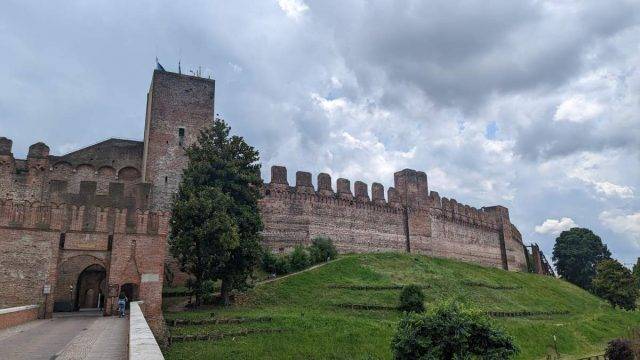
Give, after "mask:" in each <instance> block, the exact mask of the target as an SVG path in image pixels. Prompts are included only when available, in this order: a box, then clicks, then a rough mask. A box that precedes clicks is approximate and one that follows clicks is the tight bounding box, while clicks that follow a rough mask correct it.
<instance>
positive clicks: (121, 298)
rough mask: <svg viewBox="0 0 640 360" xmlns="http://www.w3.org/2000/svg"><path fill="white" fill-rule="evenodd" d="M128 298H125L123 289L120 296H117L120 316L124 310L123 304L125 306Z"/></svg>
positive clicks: (122, 315)
mask: <svg viewBox="0 0 640 360" xmlns="http://www.w3.org/2000/svg"><path fill="white" fill-rule="evenodd" d="M128 300H129V299H127V296H126V295H125V294H124V291H121V292H120V296H118V309H119V310H120V317H124V315H125V312H124V309H125V306H127V301H128Z"/></svg>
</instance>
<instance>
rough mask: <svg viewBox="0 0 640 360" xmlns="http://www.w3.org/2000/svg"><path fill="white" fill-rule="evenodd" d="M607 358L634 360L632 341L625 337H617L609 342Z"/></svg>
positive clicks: (606, 352)
mask: <svg viewBox="0 0 640 360" xmlns="http://www.w3.org/2000/svg"><path fill="white" fill-rule="evenodd" d="M604 356H605V358H607V359H609V360H633V359H635V356H634V355H633V349H632V348H631V342H630V341H629V340H624V339H615V340H611V341H609V344H607V351H605V353H604Z"/></svg>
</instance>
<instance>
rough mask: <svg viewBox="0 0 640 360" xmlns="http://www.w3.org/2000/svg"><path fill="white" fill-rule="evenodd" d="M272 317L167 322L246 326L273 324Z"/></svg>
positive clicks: (170, 322) (171, 323) (173, 323)
mask: <svg viewBox="0 0 640 360" xmlns="http://www.w3.org/2000/svg"><path fill="white" fill-rule="evenodd" d="M271 321H272V319H271V317H258V318H220V319H173V320H167V324H168V325H169V326H188V325H209V324H244V323H257V322H271Z"/></svg>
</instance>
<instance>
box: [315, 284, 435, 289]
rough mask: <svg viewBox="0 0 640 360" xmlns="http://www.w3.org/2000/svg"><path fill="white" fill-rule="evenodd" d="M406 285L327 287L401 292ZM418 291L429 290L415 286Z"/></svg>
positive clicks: (425, 287) (421, 286)
mask: <svg viewBox="0 0 640 360" xmlns="http://www.w3.org/2000/svg"><path fill="white" fill-rule="evenodd" d="M405 286H407V285H335V284H332V285H327V287H328V288H330V289H346V290H402V289H403V288H404V287H405ZM415 286H417V287H419V288H420V289H429V288H430V286H429V285H415Z"/></svg>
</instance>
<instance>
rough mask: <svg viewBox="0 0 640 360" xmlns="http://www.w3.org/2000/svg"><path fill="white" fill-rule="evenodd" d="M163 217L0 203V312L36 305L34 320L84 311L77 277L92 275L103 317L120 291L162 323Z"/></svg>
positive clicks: (136, 211) (165, 215) (68, 206)
mask: <svg viewBox="0 0 640 360" xmlns="http://www.w3.org/2000/svg"><path fill="white" fill-rule="evenodd" d="M169 217H170V214H169V213H168V212H150V211H149V210H146V209H134V210H133V211H130V210H129V209H127V208H113V207H95V206H85V205H80V206H78V205H75V204H65V203H63V204H55V203H49V204H42V203H40V202H25V201H21V202H14V201H13V200H10V199H6V200H0V240H1V241H0V279H2V289H3V292H2V294H0V307H8V306H19V305H21V304H39V305H41V316H42V315H43V314H44V308H45V307H46V309H47V311H46V313H47V314H48V315H50V314H51V313H52V312H53V311H54V310H56V311H68V310H71V309H73V308H74V306H76V307H77V306H78V303H80V304H81V305H82V304H85V298H86V296H87V294H85V293H78V288H82V286H81V284H80V283H79V281H80V280H79V279H80V278H81V277H80V275H81V274H82V273H84V272H86V271H87V269H90V268H94V267H98V268H99V269H102V274H104V275H102V276H103V282H102V285H101V286H102V288H103V289H104V292H103V294H104V296H105V297H106V299H107V300H106V302H105V309H106V313H107V314H110V313H111V312H112V311H114V309H115V296H117V295H118V293H119V291H120V290H121V286H122V285H123V284H133V286H135V287H136V297H137V298H139V299H142V300H145V301H146V302H147V303H148V306H149V311H150V314H151V315H152V316H161V294H162V282H163V271H164V258H165V244H166V236H167V233H168V226H169V225H168V222H169ZM130 219H133V221H131V220H130ZM96 274H98V275H99V274H100V272H97V273H96ZM83 279H84V280H83V281H89V280H91V278H90V277H89V278H88V279H89V280H87V277H84V278H83ZM99 280H100V279H97V281H99ZM94 281H96V280H95V279H94ZM45 285H47V286H49V288H50V294H48V295H47V299H46V303H45V297H44V293H43V289H44V287H45ZM93 295H94V297H93V303H94V304H97V303H96V300H95V299H96V298H95V295H97V294H93ZM74 304H75V305H74Z"/></svg>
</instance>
